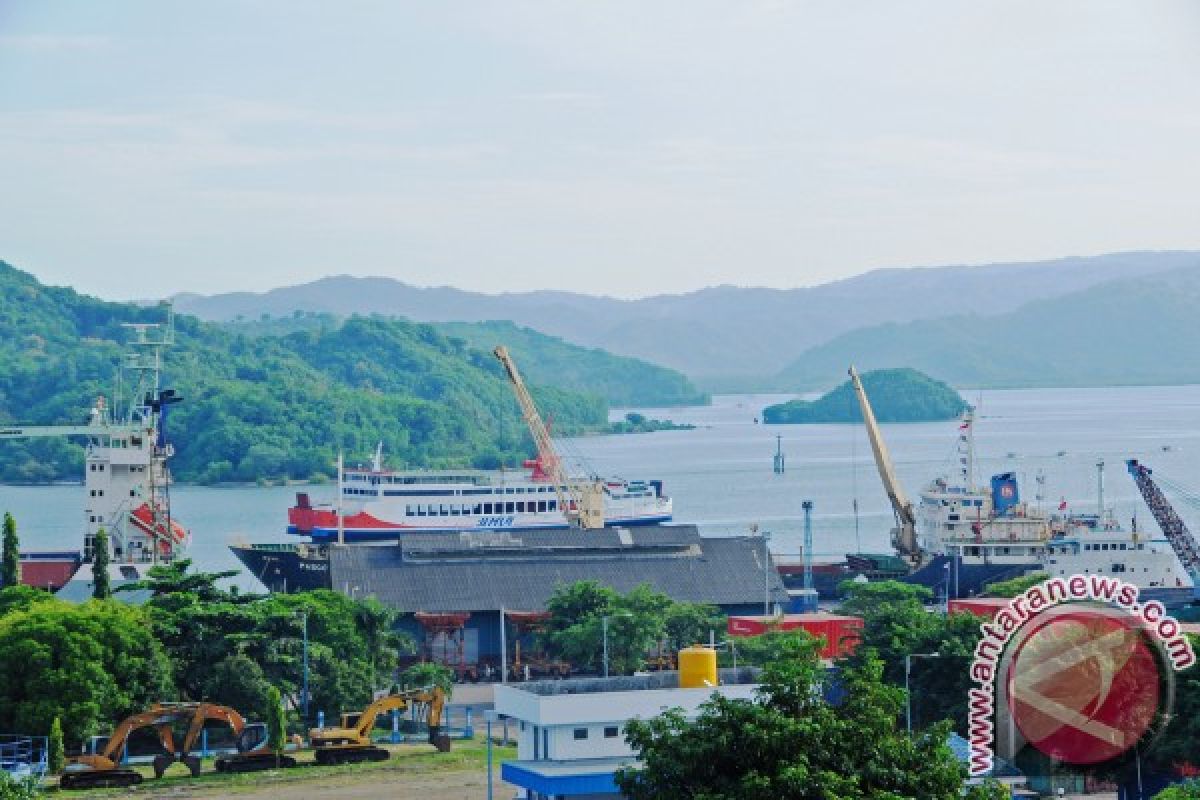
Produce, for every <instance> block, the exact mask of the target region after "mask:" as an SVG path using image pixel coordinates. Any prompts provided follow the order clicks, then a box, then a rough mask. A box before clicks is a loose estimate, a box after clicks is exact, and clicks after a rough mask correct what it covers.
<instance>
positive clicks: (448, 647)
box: [329, 525, 788, 664]
mask: <svg viewBox="0 0 1200 800" xmlns="http://www.w3.org/2000/svg"><path fill="white" fill-rule="evenodd" d="M329 569H330V578H331V584H332V586H333V588H334V589H335V590H337V591H341V592H343V593H345V594H347V595H350V596H353V597H368V596H372V595H373V596H375V597H376V598H378V599H379V600H380V601H381V602H383V603H384V604H386V605H388V606H391V607H392V608H394V609H396V610H397V611H400V612H404V613H405V614H406V615H417V614H419V615H420V616H421V617H422V618H423V619H425V620H426V621H429V620H434V621H435V623H436V624H434V625H427V626H426V627H424V628H423V627H422V626H421V625H420V623H418V622H417V620H416V619H415V618H414V617H413V616H406V617H405V619H404V622H403V626H404V627H405V629H406V630H408V632H410V633H411V634H412V635H413V636H414V637H415V638H416V639H417V641H418V642H422V641H423V642H425V644H426V645H427V652H428V651H429V650H432V651H433V653H434V656H435V658H436V660H439V661H445V660H447V658H443V657H440V656H439V655H438V654H439V653H440V654H442V655H445V654H446V653H448V652H452V653H454V656H453V659H451V661H452V662H453V661H454V659H457V660H459V661H460V662H461V663H467V664H477V663H479V662H480V661H481V660H482V661H484V662H489V661H490V662H492V663H496V664H498V663H499V655H500V652H501V636H500V619H501V611H502V610H504V611H505V612H506V613H507V612H532V611H541V610H544V609H545V608H546V603H547V602H548V601H549V599H550V597H551V596H552V595H553V594H554V591H555V589H557V588H558V587H560V586H565V585H569V584H572V583H575V582H576V581H583V580H593V581H597V582H599V583H601V584H603V585H605V586H609V587H611V588H613V589H615V590H616V591H618V592H622V593H624V592H628V591H630V590H631V589H634V588H636V587H637V586H639V585H641V584H647V585H649V586H650V587H651V588H653V589H655V590H657V591H660V592H663V593H664V594H666V595H668V596H670V597H671V598H673V599H675V600H677V601H680V602H689V603H707V604H710V605H714V606H717V607H718V608H719V609H721V611H722V612H723V613H725V614H733V615H738V614H742V615H745V614H761V613H762V612H763V608H764V604H766V605H767V606H769V607H770V610H771V611H772V612H773V613H774V612H775V611H777V610H781V609H783V608H785V607H786V605H787V603H788V594H787V590H786V589H785V588H784V586H783V583H782V581H781V580H780V578H779V574H778V573H777V572H776V570H775V567H774V563H773V561H772V560H771V558H770V556H769V555H768V554H766V552H765V549H764V543H763V540H762V538H760V537H748V536H739V537H703V536H701V535H700V533H699V530H698V529H697V528H696V526H694V525H670V526H647V527H637V528H605V529H603V530H596V531H585V530H538V531H504V532H500V531H494V532H493V531H479V532H470V533H462V534H413V535H408V536H405V537H403V538H402V539H401V541H400V542H399V543H398V544H396V545H395V546H387V547H363V546H357V547H354V546H349V547H338V546H331V547H330V548H329ZM716 633H717V634H718V635H720V634H721V633H722V632H721V631H717V632H716Z"/></svg>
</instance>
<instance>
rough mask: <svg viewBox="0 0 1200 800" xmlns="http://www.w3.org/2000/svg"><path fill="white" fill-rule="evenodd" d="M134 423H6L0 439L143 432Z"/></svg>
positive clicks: (0, 429)
mask: <svg viewBox="0 0 1200 800" xmlns="http://www.w3.org/2000/svg"><path fill="white" fill-rule="evenodd" d="M141 430H142V428H140V427H137V426H132V425H6V426H4V427H0V439H43V438H46V437H49V436H116V435H119V434H127V433H128V434H132V433H139V432H141Z"/></svg>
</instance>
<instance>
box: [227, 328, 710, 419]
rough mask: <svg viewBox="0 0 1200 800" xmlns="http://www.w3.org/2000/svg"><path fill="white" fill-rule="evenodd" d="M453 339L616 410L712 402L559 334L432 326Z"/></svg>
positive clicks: (679, 381)
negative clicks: (502, 352)
mask: <svg viewBox="0 0 1200 800" xmlns="http://www.w3.org/2000/svg"><path fill="white" fill-rule="evenodd" d="M341 324H342V317H339V316H337V315H335V314H330V313H325V312H309V311H296V312H293V313H292V314H290V315H288V316H284V317H271V316H262V315H260V316H259V317H257V318H253V319H239V320H234V321H232V322H229V323H226V325H227V326H228V327H229V328H230V329H231V330H234V331H240V332H243V333H248V334H253V335H264V334H266V335H274V336H278V335H283V334H288V333H294V332H297V331H312V330H321V329H329V330H332V329H336V328H337V327H338V326H340V325H341ZM430 324H431V325H433V327H434V328H436V329H437V330H438V331H440V332H442V333H444V334H445V335H446V336H448V337H450V338H451V339H462V340H464V341H466V342H467V344H468V345H470V346H471V347H473V348H475V349H477V350H481V351H483V352H485V353H490V352H491V351H492V349H493V348H494V347H495V346H496V345H498V344H503V345H505V346H506V347H508V349H509V352H511V353H512V354H513V357H514V358H515V359H516V360H517V364H518V366H519V367H520V368H521V374H522V375H524V376H525V378H526V380H529V381H531V382H533V383H536V384H540V385H542V386H555V387H558V388H560V389H568V390H570V391H573V392H582V393H585V394H598V395H600V396H601V397H603V398H604V399H605V400H607V401H608V403H609V404H610V405H614V406H685V405H703V404H705V403H707V402H708V401H709V396H708V394H707V393H705V392H702V391H700V390H699V389H697V388H696V387H695V386H694V385H692V382H691V381H689V380H688V379H687V377H686V376H684V375H683V373H680V372H676V371H675V370H673V369H668V368H666V367H660V366H658V365H657V364H650V363H648V362H646V361H642V360H641V359H637V358H630V357H628V356H615V355H613V354H612V353H609V352H607V351H605V350H601V349H598V348H590V347H581V346H580V345H577V344H571V343H570V342H567V341H564V340H562V339H560V338H559V337H557V336H549V335H547V334H544V333H540V332H538V331H535V330H533V329H532V328H524V327H521V326H519V325H515V324H513V323H511V322H435V323H430Z"/></svg>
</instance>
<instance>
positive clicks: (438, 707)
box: [308, 686, 450, 764]
mask: <svg viewBox="0 0 1200 800" xmlns="http://www.w3.org/2000/svg"><path fill="white" fill-rule="evenodd" d="M413 704H422V705H425V706H426V707H427V716H426V722H427V723H428V725H429V743H430V744H432V745H434V746H435V747H437V748H438V750H441V751H445V750H449V749H450V745H449V738H448V737H446V736H444V735H443V734H442V731H441V727H442V708H443V707H444V706H445V704H446V693H445V692H444V691H443V690H442V688H441V687H439V686H427V687H425V688H423V689H410V690H408V691H404V692H397V693H395V694H389V695H385V696H384V697H381V698H379V699H378V700H376V701H375V702H374V703H371V705H369V706H367V707H366V709H365V710H363V711H362V712H360V713H356V714H342V718H341V721H340V724H339V725H338V726H337V727H335V728H313V729H312V730H311V731H309V733H308V739H309V743H310V744H311V745H312V748H313V751H314V753H315V756H316V760H317V763H318V764H349V763H355V762H359V761H386V760H387V759H388V758H389V757H390V755H391V754H390V753H389V752H388V751H387V750H385V749H383V748H382V747H378V746H376V745H375V743H374V742H373V741H371V733H372V731H374V730H375V721H376V720H377V719H379V715H380V714H386V713H387V712H389V711H393V710H395V711H405V710H407V709H408V708H409V706H411V705H413Z"/></svg>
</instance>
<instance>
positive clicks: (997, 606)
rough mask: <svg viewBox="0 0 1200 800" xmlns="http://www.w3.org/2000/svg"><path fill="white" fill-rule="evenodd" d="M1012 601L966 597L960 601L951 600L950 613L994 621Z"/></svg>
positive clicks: (1007, 599)
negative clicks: (965, 614)
mask: <svg viewBox="0 0 1200 800" xmlns="http://www.w3.org/2000/svg"><path fill="white" fill-rule="evenodd" d="M1009 602H1010V599H1009V598H1007V597H964V598H962V599H959V600H951V601H950V605H949V611H950V613H951V614H961V613H964V612H965V613H967V614H974V615H975V616H977V617H979V618H980V619H992V618H993V617H995V616H996V615H997V614H999V613H1000V612H1001V611H1002V610H1004V609H1005V608H1007V607H1008V604H1009Z"/></svg>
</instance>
